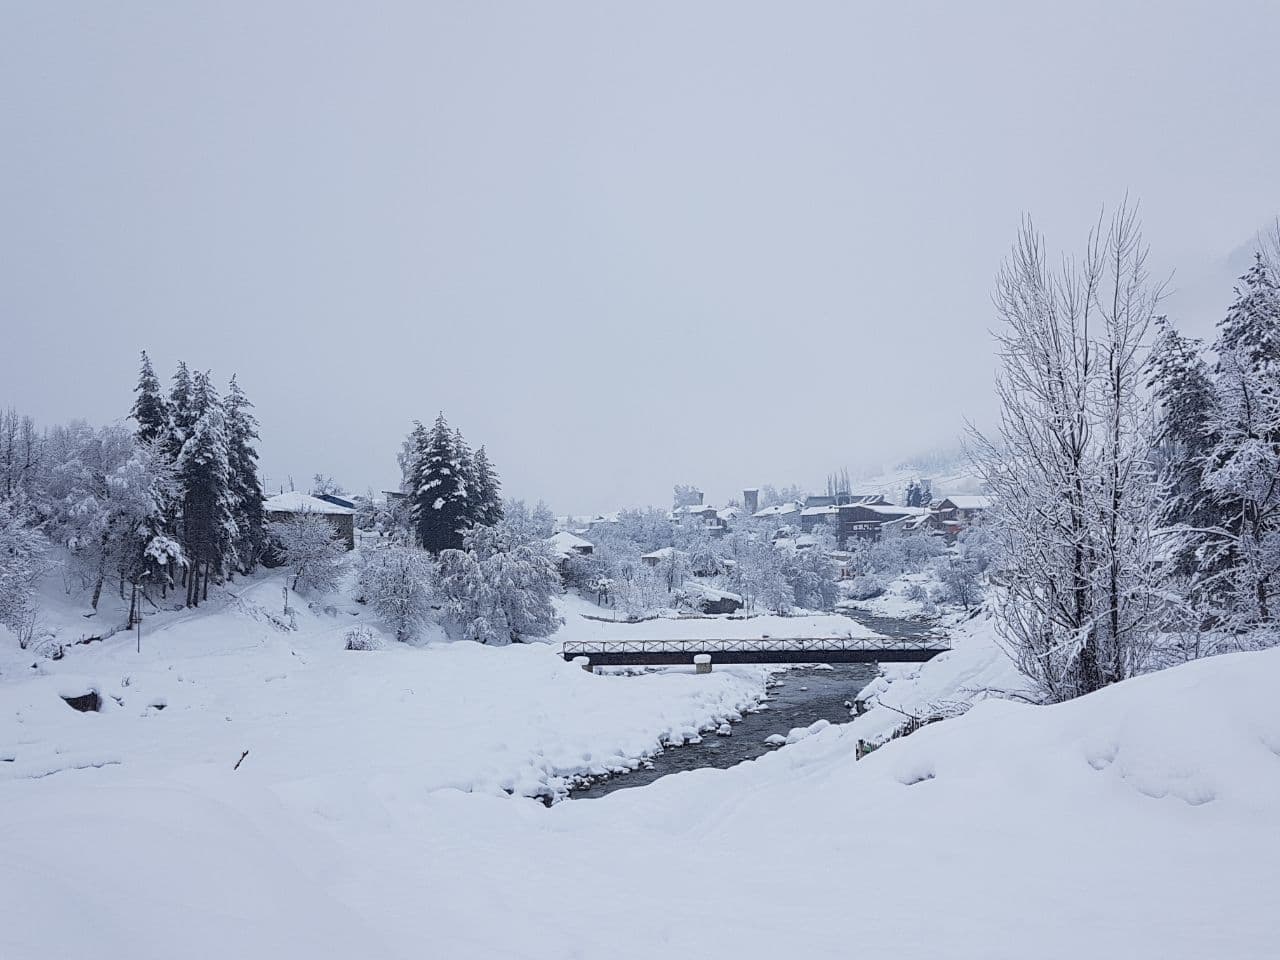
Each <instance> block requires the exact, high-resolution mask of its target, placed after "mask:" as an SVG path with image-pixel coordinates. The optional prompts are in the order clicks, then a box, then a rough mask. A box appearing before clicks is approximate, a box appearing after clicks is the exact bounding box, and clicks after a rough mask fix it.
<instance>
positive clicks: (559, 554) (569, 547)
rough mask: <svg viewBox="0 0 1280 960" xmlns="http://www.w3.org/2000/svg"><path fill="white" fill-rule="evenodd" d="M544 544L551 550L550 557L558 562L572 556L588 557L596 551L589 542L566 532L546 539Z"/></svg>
mask: <svg viewBox="0 0 1280 960" xmlns="http://www.w3.org/2000/svg"><path fill="white" fill-rule="evenodd" d="M546 543H547V545H548V546H549V547H550V548H551V553H552V555H554V556H555V557H556V558H557V559H560V560H567V559H569V557H573V556H578V557H589V556H591V555H592V554H593V553H595V550H596V546H595V544H594V543H592V542H591V541H590V540H584V539H582V537H579V536H576V535H574V534H572V533H569V532H568V531H567V530H562V531H561V532H559V533H557V534H553V535H552V536H550V537H548V538H547V540H546Z"/></svg>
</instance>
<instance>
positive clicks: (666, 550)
mask: <svg viewBox="0 0 1280 960" xmlns="http://www.w3.org/2000/svg"><path fill="white" fill-rule="evenodd" d="M678 552H679V551H677V550H676V548H675V547H662V548H660V549H658V550H654V551H653V552H652V553H645V554H642V555H641V556H640V559H641V560H665V559H667V557H670V556H672V555H674V554H676V553H678Z"/></svg>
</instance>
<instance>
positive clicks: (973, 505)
mask: <svg viewBox="0 0 1280 960" xmlns="http://www.w3.org/2000/svg"><path fill="white" fill-rule="evenodd" d="M991 503H992V500H991V498H990V497H984V496H979V495H976V494H955V495H954V496H950V497H947V498H945V499H944V500H942V501H941V502H939V503H935V504H934V505H933V512H934V514H935V515H936V516H937V517H938V519H940V520H958V521H960V522H961V523H969V522H970V521H972V520H977V519H978V518H979V517H980V516H982V512H983V511H984V510H990V509H991Z"/></svg>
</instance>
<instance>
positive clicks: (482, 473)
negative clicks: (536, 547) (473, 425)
mask: <svg viewBox="0 0 1280 960" xmlns="http://www.w3.org/2000/svg"><path fill="white" fill-rule="evenodd" d="M471 502H472V517H473V519H474V522H475V523H477V524H479V525H480V526H484V527H491V526H493V525H494V524H495V523H497V522H498V521H499V520H501V519H502V481H501V480H500V479H499V477H498V471H497V470H495V469H494V467H493V464H492V463H490V462H489V454H488V453H487V452H486V451H485V448H484V444H481V445H480V449H479V450H477V451H476V455H475V461H474V463H473V470H472V495H471Z"/></svg>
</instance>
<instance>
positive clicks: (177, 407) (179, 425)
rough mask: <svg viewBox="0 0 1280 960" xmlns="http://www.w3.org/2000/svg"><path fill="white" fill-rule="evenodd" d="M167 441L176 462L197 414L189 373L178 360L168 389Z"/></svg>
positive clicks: (194, 423)
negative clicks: (193, 402)
mask: <svg viewBox="0 0 1280 960" xmlns="http://www.w3.org/2000/svg"><path fill="white" fill-rule="evenodd" d="M168 407H169V440H168V450H169V455H170V457H171V458H172V459H174V460H177V459H178V455H179V454H180V453H181V452H182V445H183V444H184V443H186V442H187V438H188V437H190V436H191V431H192V430H193V429H194V428H195V425H196V420H197V419H198V418H199V414H198V413H197V412H196V410H195V408H194V406H193V404H192V379H191V371H190V370H188V369H187V365H186V363H185V362H183V361H181V360H179V361H178V367H177V369H176V370H175V371H174V374H173V381H172V383H171V385H170V387H169V404H168Z"/></svg>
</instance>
